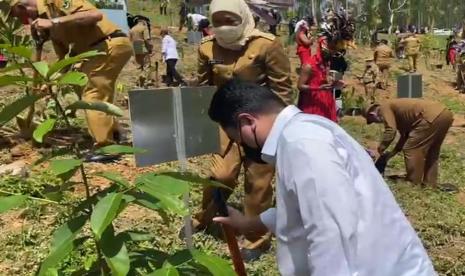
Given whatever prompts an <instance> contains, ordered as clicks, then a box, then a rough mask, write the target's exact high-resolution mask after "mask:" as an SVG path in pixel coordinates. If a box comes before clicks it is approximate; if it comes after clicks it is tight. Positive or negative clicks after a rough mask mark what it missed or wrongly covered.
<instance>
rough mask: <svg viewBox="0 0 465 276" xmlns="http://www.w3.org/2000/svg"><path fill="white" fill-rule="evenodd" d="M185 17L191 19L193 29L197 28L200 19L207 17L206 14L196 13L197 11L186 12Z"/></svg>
mask: <svg viewBox="0 0 465 276" xmlns="http://www.w3.org/2000/svg"><path fill="white" fill-rule="evenodd" d="M187 18H190V19H191V20H192V25H193V27H194V29H197V27H198V26H199V22H200V20H202V19H207V17H206V16H203V15H201V14H198V13H189V14H187Z"/></svg>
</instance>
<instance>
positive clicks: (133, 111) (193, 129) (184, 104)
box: [129, 87, 219, 167]
mask: <svg viewBox="0 0 465 276" xmlns="http://www.w3.org/2000/svg"><path fill="white" fill-rule="evenodd" d="M215 91H216V88H215V87H182V88H163V89H147V90H133V91H130V92H129V110H130V116H131V125H132V134H133V144H134V146H135V147H137V148H142V149H145V150H146V152H145V153H140V154H136V156H135V157H136V165H137V166H138V167H141V166H149V165H154V164H160V163H164V162H169V161H174V160H178V157H179V156H180V154H179V151H183V154H184V152H185V156H186V157H194V156H199V155H203V154H207V153H214V152H218V150H219V133H218V126H217V124H215V123H214V122H212V121H211V120H210V118H209V117H208V107H209V105H210V101H211V98H212V96H213V94H214V93H215ZM180 128H182V129H180ZM179 139H181V140H179ZM176 142H178V146H177V143H176ZM179 143H182V145H183V147H182V149H180V148H179Z"/></svg>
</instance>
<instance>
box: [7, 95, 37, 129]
mask: <svg viewBox="0 0 465 276" xmlns="http://www.w3.org/2000/svg"><path fill="white" fill-rule="evenodd" d="M38 99H40V97H39V96H35V95H29V96H28V95H26V96H24V97H22V98H19V99H17V100H16V101H14V102H13V103H11V104H9V105H7V106H6V107H5V108H3V110H2V111H0V126H3V125H4V124H6V123H8V122H9V121H11V119H13V118H14V117H16V116H17V115H18V114H19V113H21V112H22V111H23V110H24V109H26V108H27V107H29V106H31V105H33V104H34V103H35V102H36V101H37V100H38Z"/></svg>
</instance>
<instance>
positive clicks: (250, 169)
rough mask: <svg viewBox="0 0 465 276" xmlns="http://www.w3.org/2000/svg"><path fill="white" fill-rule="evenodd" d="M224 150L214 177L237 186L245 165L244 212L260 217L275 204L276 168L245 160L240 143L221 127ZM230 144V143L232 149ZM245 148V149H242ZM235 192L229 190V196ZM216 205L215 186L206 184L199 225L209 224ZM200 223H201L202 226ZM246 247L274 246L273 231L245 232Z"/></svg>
mask: <svg viewBox="0 0 465 276" xmlns="http://www.w3.org/2000/svg"><path fill="white" fill-rule="evenodd" d="M220 143H221V152H222V153H223V155H222V156H221V155H218V154H215V155H214V157H213V161H212V168H211V176H212V178H214V179H216V180H218V181H220V182H221V183H223V184H225V185H227V186H229V187H231V188H232V189H234V188H235V187H236V186H237V184H238V182H237V178H238V176H239V173H240V170H241V166H244V170H245V187H244V192H245V198H244V213H245V215H246V216H257V215H259V214H261V213H262V212H263V211H265V210H267V209H269V208H270V207H271V206H272V203H273V202H272V200H273V199H272V198H273V187H272V185H271V181H272V179H273V176H274V168H273V167H272V166H270V165H268V164H258V163H255V162H253V161H251V160H247V159H245V160H242V159H241V155H243V154H241V152H243V151H242V150H241V149H240V147H239V146H238V145H237V144H235V143H234V144H232V145H231V144H230V140H229V138H228V137H227V135H226V133H224V131H222V130H220ZM228 145H229V146H230V147H229V148H228ZM240 150H241V152H240ZM230 194H231V193H230V192H229V193H227V195H226V196H229V195H230ZM216 210H217V209H216V208H215V205H214V201H213V188H210V187H206V188H205V189H204V191H203V200H202V211H201V212H200V213H199V214H197V215H196V216H195V219H196V220H197V222H195V223H197V225H195V223H194V226H195V227H200V228H202V227H206V226H207V225H208V224H209V223H210V222H211V220H212V218H213V217H214V216H215V213H216ZM199 224H200V225H199ZM245 238H246V241H245V243H244V244H243V245H242V247H244V248H248V249H255V248H266V247H268V246H269V245H270V239H271V234H270V233H249V234H246V235H245Z"/></svg>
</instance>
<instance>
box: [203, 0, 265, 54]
mask: <svg viewBox="0 0 465 276" xmlns="http://www.w3.org/2000/svg"><path fill="white" fill-rule="evenodd" d="M219 11H228V12H231V13H234V14H236V15H238V16H239V17H240V18H241V19H242V23H241V24H239V25H238V26H222V27H214V28H213V33H214V34H215V39H216V41H217V42H218V44H219V45H220V46H221V47H223V48H226V49H230V50H240V49H241V48H242V47H244V45H245V44H246V43H247V41H249V39H250V38H252V37H254V36H257V35H258V34H259V33H260V31H259V30H257V29H255V21H254V19H253V15H252V12H251V11H250V9H249V6H248V5H247V4H246V3H245V1H244V0H213V1H212V2H211V4H210V15H213V14H214V13H216V12H219Z"/></svg>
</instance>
